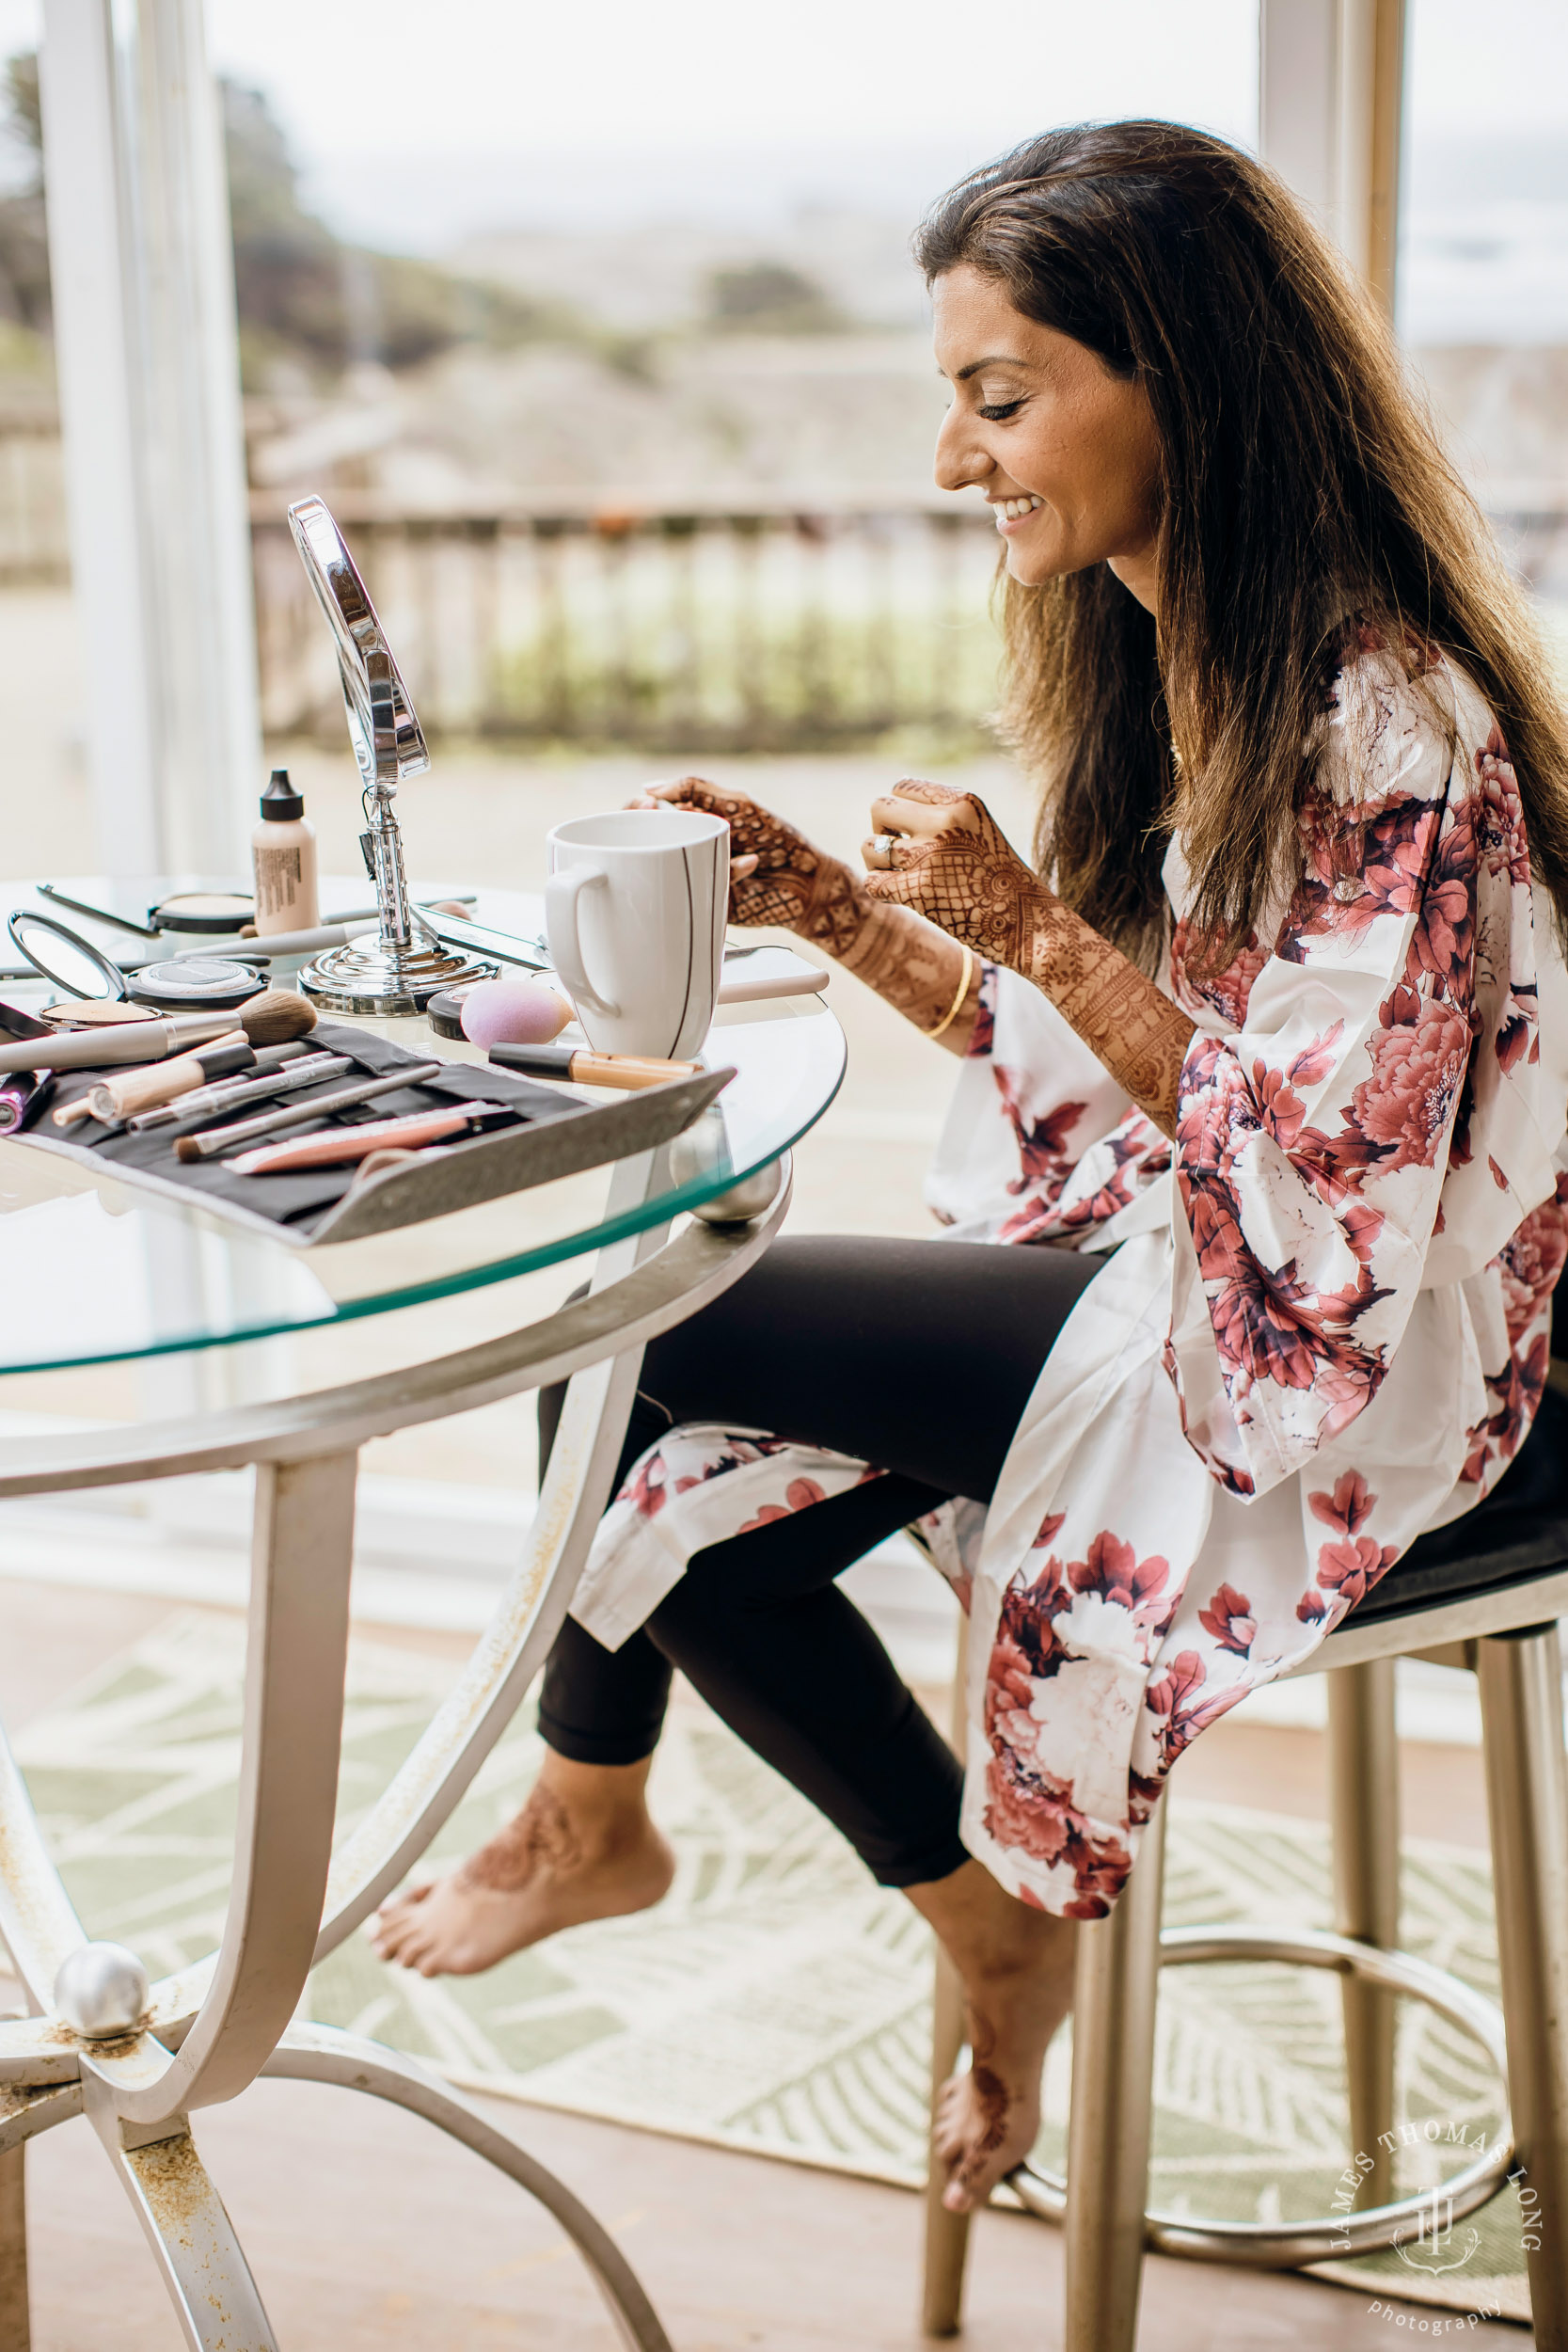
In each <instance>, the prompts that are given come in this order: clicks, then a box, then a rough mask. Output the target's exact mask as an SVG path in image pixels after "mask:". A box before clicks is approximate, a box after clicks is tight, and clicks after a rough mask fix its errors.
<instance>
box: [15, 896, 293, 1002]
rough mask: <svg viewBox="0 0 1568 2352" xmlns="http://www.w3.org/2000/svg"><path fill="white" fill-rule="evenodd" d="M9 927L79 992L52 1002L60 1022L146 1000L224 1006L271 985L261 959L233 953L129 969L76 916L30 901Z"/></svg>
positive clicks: (18, 942)
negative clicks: (67, 918) (79, 926)
mask: <svg viewBox="0 0 1568 2352" xmlns="http://www.w3.org/2000/svg"><path fill="white" fill-rule="evenodd" d="M7 928H8V930H9V932H10V935H11V940H12V943H13V945H14V946H17V947H19V948H20V949H21V951H22V953H23V954H24V956H25V957H26V959H27V961H28V962H29V963H30V964H31V965H32V967H33V969H34V971H35V972H40V973H41V974H42V975H43V977H44V978H45V979H49V980H53V981H54V982H55V986H56V987H58V988H63V989H65V990H66V991H67V993H68V996H69V997H70V998H71V999H74V1000H75V1001H74V1002H68V1003H63V1004H56V1005H51V1006H50V1007H48V1009H47V1010H48V1017H49V1018H50V1020H51V1021H55V1022H68V1021H69V1022H75V1023H85V1022H92V1021H100V1020H103V1019H105V1018H106V1019H107V1020H109V1021H121V1020H126V1019H130V1018H134V1017H135V1010H136V1009H137V1008H138V1007H139V1006H144V1005H146V1006H155V1007H156V1008H157V1009H158V1010H159V1011H161V1012H186V1011H191V1010H209V1009H210V1010H213V1011H218V1010H221V1009H223V1008H224V1007H226V1006H229V1005H243V1004H244V1003H245V1000H246V998H247V997H251V996H256V995H259V994H260V993H261V990H262V989H264V988H265V986H266V981H265V980H264V979H263V978H262V977H261V974H260V973H259V972H258V971H257V970H256V969H255V968H254V966H253V965H251V964H248V963H240V962H238V961H233V960H232V959H230V958H229V957H227V956H196V955H188V956H177V957H165V958H163V959H162V960H160V961H158V962H156V963H144V964H141V965H139V966H137V967H136V968H135V969H134V970H132V971H130V972H127V971H126V970H125V969H124V968H123V967H122V966H121V965H119V964H118V963H116V962H115V961H114V959H113V957H112V956H107V955H105V954H104V952H103V948H102V947H95V946H93V944H92V942H91V940H90V939H84V938H83V937H82V935H81V933H80V932H79V931H73V930H71V928H70V926H69V925H68V924H65V923H61V922H59V921H58V920H57V919H56V918H55V916H54V915H53V914H38V913H36V912H35V911H34V910H32V909H30V908H26V907H19V908H18V909H17V911H16V913H15V914H13V915H12V916H11V918H10V921H9V923H8V926H7Z"/></svg>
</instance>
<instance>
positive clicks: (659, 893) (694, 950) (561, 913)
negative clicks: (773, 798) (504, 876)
mask: <svg viewBox="0 0 1568 2352" xmlns="http://www.w3.org/2000/svg"><path fill="white" fill-rule="evenodd" d="M548 838H549V852H550V878H549V881H548V882H547V883H546V888H545V929H546V933H547V934H548V937H549V943H550V956H551V959H552V960H553V961H554V964H555V968H556V972H557V974H558V976H559V977H560V979H561V981H562V985H563V986H564V988H565V990H566V993H567V994H568V995H569V996H570V998H571V1000H572V1002H573V1004H574V1005H575V1006H576V1008H577V1014H578V1020H579V1021H580V1022H581V1024H582V1027H583V1033H584V1035H585V1036H586V1037H587V1040H588V1042H589V1044H590V1045H592V1046H593V1048H594V1051H595V1053H600V1054H653V1055H659V1056H662V1057H665V1058H667V1059H669V1060H672V1061H681V1060H685V1059H687V1058H689V1057H690V1056H691V1055H692V1054H694V1053H695V1052H696V1050H697V1048H698V1047H699V1046H700V1045H701V1044H702V1042H703V1040H704V1039H705V1037H706V1035H707V1033H708V1028H709V1025H710V1024H711V1022H712V1020H713V1008H714V1003H715V1000H716V998H717V996H718V993H719V973H720V966H721V963H722V962H723V958H724V919H725V916H726V914H727V913H728V911H729V897H730V829H729V827H728V825H726V824H725V822H724V820H723V818H721V817H707V816H704V815H702V814H701V813H700V812H699V811H697V810H695V809H686V808H660V809H641V808H624V809H617V810H615V811H613V812H612V813H611V814H610V815H607V816H604V817H574V818H572V819H571V821H570V822H569V823H567V824H564V825H557V826H556V828H555V830H554V832H553V833H552V834H550V835H549V837H548Z"/></svg>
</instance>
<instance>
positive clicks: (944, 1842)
mask: <svg viewBox="0 0 1568 2352" xmlns="http://www.w3.org/2000/svg"><path fill="white" fill-rule="evenodd" d="M1103 1263H1104V1260H1103V1259H1101V1258H1084V1257H1079V1256H1077V1255H1075V1254H1074V1253H1072V1252H1069V1251H1066V1250H1059V1249H1050V1248H1016V1249H1015V1248H992V1247H990V1246H989V1245H985V1244H976V1243H968V1242H924V1241H878V1240H866V1239H863V1238H861V1237H858V1236H856V1237H849V1236H836V1235H835V1236H833V1237H832V1238H822V1239H815V1238H813V1239H806V1238H802V1239H800V1240H798V1241H796V1240H787V1239H786V1240H784V1241H781V1242H778V1243H776V1244H775V1246H774V1248H772V1249H771V1250H770V1251H769V1252H768V1256H767V1257H766V1258H764V1259H763V1260H762V1262H761V1263H760V1264H758V1265H756V1266H754V1267H753V1268H752V1272H751V1273H750V1274H748V1275H745V1276H743V1278H742V1279H741V1280H740V1281H738V1282H737V1283H736V1285H735V1288H734V1289H733V1290H730V1291H727V1292H726V1293H725V1294H724V1295H723V1297H722V1298H719V1299H716V1300H715V1301H714V1303H713V1305H712V1306H711V1307H707V1308H705V1309H704V1311H703V1312H702V1313H701V1314H698V1315H694V1316H693V1317H692V1318H691V1320H690V1322H689V1323H685V1324H682V1325H681V1326H680V1327H679V1328H678V1329H676V1330H673V1331H669V1332H667V1333H666V1334H665V1336H664V1337H663V1338H662V1339H659V1340H655V1341H654V1342H653V1343H652V1344H651V1345H650V1346H649V1348H648V1351H647V1354H646V1355H645V1357H644V1358H643V1365H642V1376H641V1386H640V1388H639V1390H638V1394H637V1403H636V1406H634V1408H633V1412H632V1417H631V1424H630V1427H629V1429H628V1431H627V1434H626V1446H625V1449H624V1450H623V1453H622V1455H621V1466H620V1470H619V1471H618V1473H617V1480H616V1483H617V1486H619V1483H620V1480H621V1479H622V1478H624V1477H625V1475H626V1471H627V1470H629V1469H630V1467H631V1465H632V1463H633V1462H634V1461H635V1460H636V1459H637V1457H638V1455H639V1454H641V1453H642V1452H643V1450H644V1449H645V1448H646V1447H647V1446H650V1445H652V1444H653V1443H655V1441H656V1440H657V1438H660V1437H661V1436H662V1435H663V1434H664V1432H665V1431H666V1430H667V1429H670V1428H673V1427H674V1426H676V1425H677V1424H678V1423H680V1422H720V1423H721V1424H728V1425H729V1426H731V1427H737V1428H743V1429H766V1430H769V1431H771V1432H772V1434H773V1435H774V1436H776V1437H781V1438H793V1439H796V1440H798V1441H800V1442H804V1443H807V1444H812V1445H821V1446H827V1447H830V1448H832V1450H833V1451H834V1452H835V1453H840V1454H858V1455H860V1456H862V1457H863V1459H865V1460H867V1461H870V1462H875V1463H878V1464H879V1465H880V1466H881V1468H882V1469H883V1470H886V1471H887V1473H888V1475H887V1476H885V1477H883V1478H878V1479H873V1480H871V1481H869V1482H868V1483H867V1484H866V1485H864V1486H855V1487H851V1488H850V1489H849V1491H848V1492H847V1493H846V1494H841V1495H837V1496H834V1497H832V1498H831V1499H830V1500H829V1501H827V1502H816V1503H812V1504H810V1505H809V1506H808V1508H807V1509H805V1510H804V1511H799V1512H795V1513H793V1514H792V1515H791V1516H790V1517H789V1518H783V1519H775V1520H772V1521H770V1522H769V1523H768V1525H767V1526H766V1527H760V1528H755V1529H753V1530H752V1531H751V1532H750V1533H749V1534H744V1535H732V1536H731V1537H729V1538H728V1540H727V1541H725V1542H723V1543H720V1544H711V1545H709V1546H708V1547H707V1549H705V1550H703V1551H699V1552H697V1553H695V1554H694V1555H693V1557H692V1559H691V1562H690V1564H689V1567H688V1569H687V1572H686V1574H685V1576H684V1577H683V1578H682V1579H681V1581H680V1582H679V1583H678V1584H677V1585H676V1586H675V1588H674V1590H673V1592H672V1593H671V1594H670V1595H669V1597H668V1598H666V1599H665V1600H662V1601H661V1602H660V1603H659V1605H658V1607H657V1609H656V1610H655V1611H654V1613H653V1614H652V1616H651V1617H649V1619H648V1621H647V1624H646V1626H645V1627H644V1628H643V1629H642V1630H641V1632H637V1633H633V1634H632V1635H631V1636H630V1637H629V1638H628V1639H627V1640H626V1642H625V1643H624V1644H623V1645H622V1646H621V1647H620V1648H619V1649H618V1650H613V1651H611V1650H607V1649H605V1648H604V1647H603V1645H601V1644H600V1643H598V1642H596V1641H595V1640H594V1636H593V1635H592V1634H591V1633H588V1632H585V1631H584V1629H582V1627H581V1626H579V1625H578V1623H577V1622H576V1620H575V1619H573V1618H568V1619H567V1621H566V1623H565V1625H564V1626H563V1627H562V1631H561V1633H560V1636H559V1637H558V1639H557V1641H556V1644H555V1647H554V1648H553V1650H552V1651H551V1653H550V1657H549V1662H548V1664H547V1666H546V1672H545V1684H544V1691H543V1693H542V1696H541V1699H540V1708H539V1727H540V1730H541V1732H542V1733H543V1735H544V1737H545V1740H546V1743H547V1744H548V1745H549V1746H550V1747H552V1748H554V1749H555V1750H556V1752H557V1753H558V1754H559V1755H561V1756H572V1757H574V1758H576V1759H577V1761H578V1762H579V1763H584V1764H634V1763H637V1762H638V1761H640V1759H641V1757H643V1756H650V1755H651V1754H652V1753H653V1750H654V1748H655V1747H656V1746H657V1742H658V1736H659V1732H660V1730H661V1728H662V1726H663V1723H664V1713H665V1707H666V1704H667V1701H668V1698H669V1692H670V1675H671V1669H672V1667H673V1666H678V1667H679V1668H680V1670H681V1672H682V1673H683V1674H684V1675H685V1676H686V1677H687V1678H688V1680H689V1681H690V1682H691V1683H692V1684H693V1685H694V1686H695V1688H696V1689H697V1690H698V1691H700V1692H702V1694H703V1696H704V1698H705V1699H706V1701H707V1703H708V1705H709V1706H710V1707H711V1708H713V1709H714V1711H715V1713H717V1714H719V1715H721V1716H722V1717H723V1719H724V1721H725V1722H726V1723H727V1724H729V1725H730V1727H731V1728H732V1730H734V1731H736V1732H738V1733H739V1735H740V1737H741V1738H742V1739H743V1740H746V1741H747V1742H748V1744H749V1745H750V1746H752V1748H754V1749H755V1750H756V1752H757V1754H758V1755H759V1756H764V1757H765V1758H766V1759H767V1761H768V1763H769V1764H771V1765H772V1766H773V1767H774V1769H775V1770H776V1771H778V1772H782V1773H783V1774H784V1777H785V1779H786V1780H790V1781H792V1782H793V1783H794V1785H795V1787H796V1788H799V1789H800V1791H801V1792H802V1794H803V1795H805V1796H807V1797H809V1798H810V1799H811V1800H812V1802H813V1804H816V1805H817V1806H819V1807H820V1809H821V1810H822V1811H823V1812H824V1813H825V1814H826V1815H827V1816H828V1819H829V1820H831V1821H832V1822H833V1823H834V1824H835V1825H836V1826H837V1827H838V1828H839V1829H840V1830H842V1832H843V1833H844V1835H845V1836H846V1837H847V1838H848V1839H849V1841H850V1843H851V1845H853V1846H854V1848H855V1850H856V1851H857V1852H858V1853H859V1854H860V1856H861V1858H862V1860H863V1862H864V1863H865V1864H866V1866H867V1867H868V1868H869V1869H870V1870H871V1871H872V1872H873V1874H874V1875H875V1876H876V1877H877V1878H878V1879H879V1881H880V1882H881V1883H882V1884H883V1885H884V1886H912V1885H916V1884H918V1883H922V1882H924V1881H926V1880H928V1879H937V1878H943V1877H945V1876H946V1875H947V1873H948V1872H949V1871H950V1870H956V1869H957V1868H958V1866H959V1864H960V1863H962V1862H963V1861H964V1860H965V1858H966V1857H965V1851H964V1848H963V1847H962V1845H961V1844H960V1843H959V1840H958V1801H959V1794H960V1790H961V1787H962V1773H961V1772H960V1770H959V1767H958V1761H957V1759H956V1758H955V1756H954V1755H953V1752H952V1750H951V1749H950V1748H949V1747H948V1745H947V1743H946V1741H945V1740H943V1739H942V1737H941V1735H940V1734H939V1733H938V1732H937V1731H936V1729H935V1728H934V1727H933V1725H932V1724H931V1722H930V1720H929V1718H928V1717H927V1714H926V1712H925V1710H924V1709H923V1708H921V1706H920V1705H919V1702H918V1701H917V1700H916V1699H915V1698H914V1697H913V1695H912V1694H911V1692H910V1691H909V1690H908V1689H906V1687H905V1685H904V1683H903V1682H902V1681H901V1680H900V1679H899V1677H898V1675H897V1673H896V1672H895V1668H894V1665H893V1661H892V1660H891V1659H890V1658H889V1657H888V1654H887V1652H886V1650H884V1649H883V1647H882V1645H881V1643H880V1642H879V1640H878V1638H877V1636H876V1634H875V1633H874V1632H873V1631H872V1629H871V1628H870V1626H869V1625H867V1623H866V1621H865V1619H864V1618H863V1616H862V1615H861V1613H860V1612H859V1610H858V1609H856V1608H855V1606H854V1604H853V1603H852V1602H851V1601H849V1600H848V1599H847V1598H846V1597H845V1596H844V1594H842V1593H841V1592H840V1591H839V1590H838V1588H837V1586H836V1584H835V1583H834V1581H833V1580H834V1578H835V1577H838V1576H841V1575H842V1574H843V1572H844V1570H845V1569H846V1568H847V1567H848V1566H849V1565H851V1564H852V1563H853V1562H854V1561H856V1560H858V1559H860V1558H861V1557H862V1555H863V1553H864V1552H866V1551H869V1550H870V1549H872V1548H873V1547H874V1546H875V1545H877V1544H879V1543H880V1542H882V1540H883V1539H884V1538H885V1537H886V1536H888V1535H891V1534H893V1533H894V1532H895V1529H897V1528H900V1527H903V1526H904V1525H906V1524H907V1522H908V1521H909V1520H911V1519H913V1518H918V1517H919V1516H920V1514H921V1513H922V1512H924V1511H929V1510H931V1509H933V1508H934V1507H935V1505H936V1504H937V1503H939V1502H945V1501H946V1500H947V1499H948V1498H949V1497H950V1496H953V1495H969V1496H972V1497H973V1498H974V1501H975V1502H990V1497H991V1493H992V1490H993V1488H994V1486H995V1484H996V1479H997V1475H998V1473H999V1472H1000V1470H1001V1468H1002V1463H1003V1459H1004V1457H1005V1455H1006V1452H1007V1448H1008V1445H1009V1443H1010V1441H1011V1438H1012V1435H1013V1431H1014V1429H1015V1428H1016V1427H1017V1425H1018V1422H1019V1419H1020V1417H1021V1415H1022V1411H1023V1408H1024V1406H1025V1405H1026V1404H1027V1402H1028V1400H1029V1395H1030V1391H1032V1390H1033V1388H1034V1385H1035V1381H1036V1378H1037V1375H1038V1373H1039V1369H1040V1366H1041V1364H1042V1363H1043V1362H1044V1361H1045V1359H1046V1357H1047V1355H1048V1354H1049V1353H1050V1350H1051V1347H1052V1344H1053V1342H1054V1340H1055V1338H1056V1335H1057V1333H1058V1332H1059V1331H1060V1329H1061V1327H1062V1326H1063V1324H1064V1323H1065V1322H1066V1321H1067V1318H1068V1316H1069V1313H1070V1312H1071V1311H1072V1308H1073V1306H1074V1305H1075V1304H1076V1302H1077V1300H1078V1298H1079V1296H1080V1295H1081V1293H1082V1292H1083V1291H1084V1289H1085V1287H1086V1285H1087V1284H1088V1283H1089V1282H1090V1281H1091V1280H1092V1279H1093V1278H1094V1276H1095V1275H1096V1273H1098V1272H1099V1270H1100V1268H1101V1265H1102V1264H1103ZM564 1393H565V1391H564V1390H563V1389H561V1388H555V1389H546V1390H545V1391H542V1393H541V1395H540V1399H539V1435H540V1452H541V1457H542V1459H547V1458H548V1455H549V1450H550V1447H551V1445H552V1444H553V1442H554V1439H555V1433H556V1428H557V1425H558V1423H559V1422H560V1419H561V1409H562V1397H563V1395H564Z"/></svg>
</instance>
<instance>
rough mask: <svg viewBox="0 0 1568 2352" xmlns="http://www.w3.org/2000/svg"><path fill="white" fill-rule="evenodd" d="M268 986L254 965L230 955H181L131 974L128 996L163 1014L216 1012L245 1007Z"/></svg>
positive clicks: (126, 989)
mask: <svg viewBox="0 0 1568 2352" xmlns="http://www.w3.org/2000/svg"><path fill="white" fill-rule="evenodd" d="M266 985H267V983H266V981H265V980H264V979H263V978H262V977H261V973H260V972H258V971H257V970H256V969H255V967H254V966H253V965H252V964H248V963H234V962H232V961H230V959H229V958H228V957H227V956H181V957H179V958H177V959H174V960H172V961H168V962H166V963H144V964H143V965H142V967H141V969H140V971H139V972H130V973H127V975H126V978H125V993H126V994H127V996H128V997H130V999H131V1000H132V1002H133V1003H134V1004H137V1005H156V1006H157V1007H158V1009H159V1010H160V1011H163V1012H184V1011H187V1010H196V1011H200V1010H202V1009H204V1008H205V1007H208V1006H211V1007H212V1008H213V1009H214V1010H216V1009H221V1008H222V1007H223V1006H225V1005H243V1004H244V1003H245V998H246V997H247V996H256V995H259V994H260V993H261V990H262V989H264V988H265V987H266Z"/></svg>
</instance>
